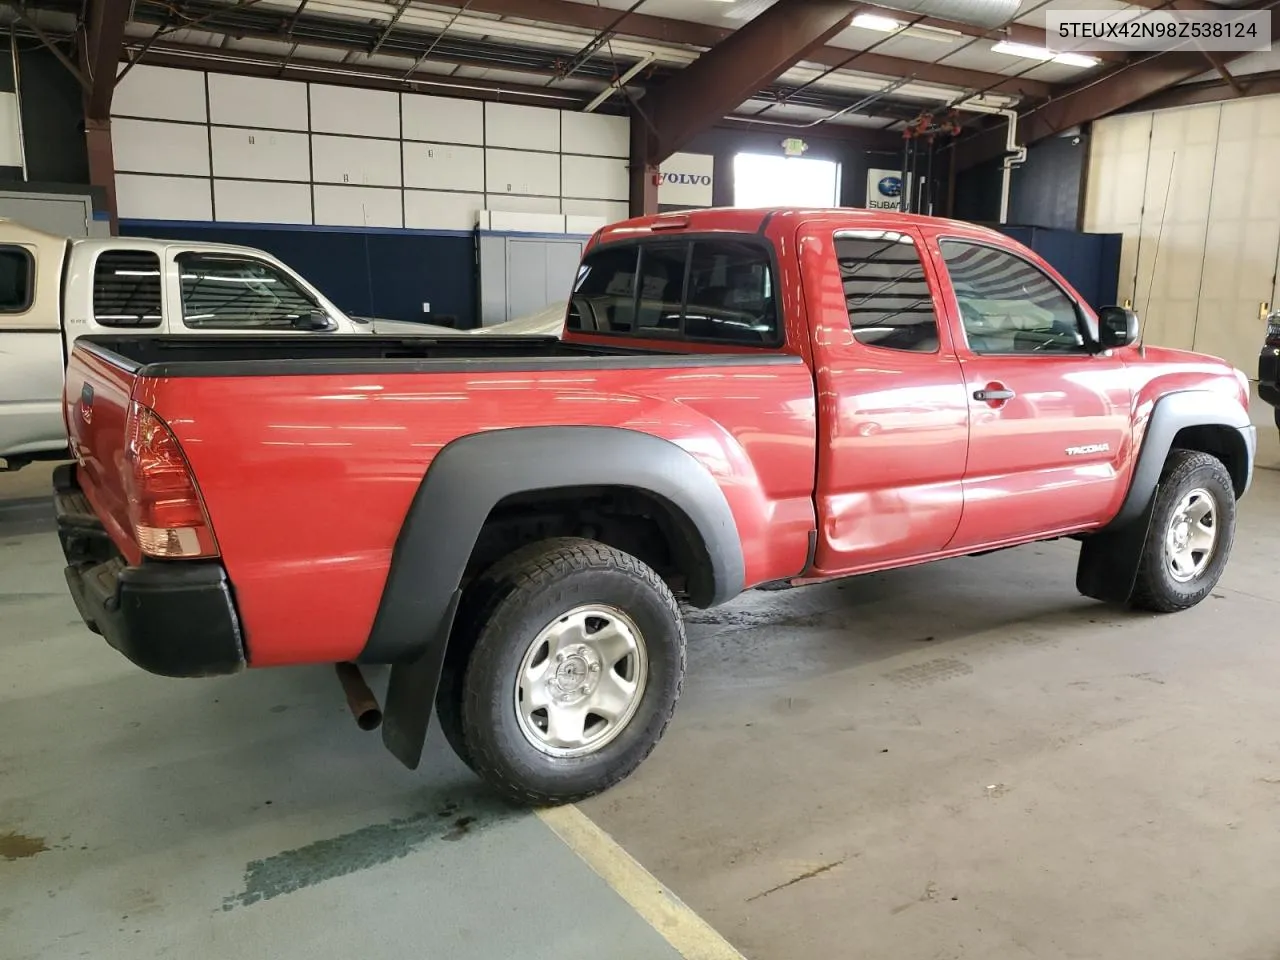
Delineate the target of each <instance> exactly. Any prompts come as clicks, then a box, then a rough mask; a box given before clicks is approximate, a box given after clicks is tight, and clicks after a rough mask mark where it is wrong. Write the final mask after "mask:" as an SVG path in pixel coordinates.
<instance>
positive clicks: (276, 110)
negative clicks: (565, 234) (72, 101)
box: [112, 66, 630, 232]
mask: <svg viewBox="0 0 1280 960" xmlns="http://www.w3.org/2000/svg"><path fill="white" fill-rule="evenodd" d="M115 111H116V112H115V119H114V121H113V124H112V129H113V146H114V149H115V154H116V168H117V171H118V175H117V179H118V181H120V182H121V183H125V182H126V180H127V188H126V189H122V190H121V191H120V193H121V195H122V196H123V197H124V198H125V199H124V200H122V201H121V207H120V215H121V216H122V217H124V218H126V219H167V220H188V219H194V220H206V219H210V218H213V217H216V219H217V220H219V221H225V222H249V223H284V224H297V223H312V224H315V225H326V226H350V227H378V228H387V229H398V228H402V227H404V228H408V229H419V230H464V231H465V230H472V229H475V227H476V225H477V223H478V222H479V219H480V218H479V214H480V212H481V211H485V212H487V213H489V214H519V215H521V216H518V217H514V218H508V217H504V216H498V217H496V219H494V218H493V217H489V218H488V219H487V220H486V222H491V223H500V224H521V225H523V226H521V227H520V229H533V226H532V224H534V223H535V221H536V222H537V223H539V224H542V229H554V230H564V229H566V228H567V229H569V230H572V231H581V232H590V231H591V230H594V229H596V227H598V226H599V225H600V224H601V223H602V222H607V221H613V220H619V219H624V218H625V217H626V215H627V196H628V192H629V189H628V187H629V184H628V175H627V159H626V157H627V153H628V147H629V129H630V127H629V123H628V121H627V120H626V118H623V117H609V116H598V115H595V114H580V113H568V112H562V111H559V110H554V109H548V108H545V107H525V106H520V105H515V104H506V103H484V102H480V101H473V100H463V99H454V98H445V97H436V96H425V95H421V94H412V93H404V94H400V93H393V92H387V91H379V90H364V89H355V88H346V87H336V86H330V85H327V84H305V83H297V82H293V81H280V80H271V79H266V78H256V77H234V76H226V75H221V74H209V75H207V76H206V75H205V74H204V73H201V72H198V71H189V70H172V69H168V68H159V67H147V66H140V67H138V68H137V69H135V70H132V71H130V73H129V76H128V77H126V78H125V81H124V83H122V84H121V87H120V91H119V92H118V93H117V97H116V102H115ZM144 175H145V176H144ZM175 175H182V176H186V177H190V178H192V183H190V184H187V185H186V186H185V187H183V186H181V185H179V184H177V183H174V182H171V181H170V180H169V179H164V180H160V179H156V180H155V181H154V183H153V186H154V187H155V191H153V193H154V196H152V195H149V194H148V193H147V191H146V190H145V187H146V184H147V178H148V177H157V178H160V177H163V178H171V177H173V176H175ZM157 197H158V198H160V199H159V200H157V199H156V198H157ZM170 200H172V201H173V202H169V201H170ZM524 215H536V216H524ZM495 229H496V228H495ZM511 229H515V227H511Z"/></svg>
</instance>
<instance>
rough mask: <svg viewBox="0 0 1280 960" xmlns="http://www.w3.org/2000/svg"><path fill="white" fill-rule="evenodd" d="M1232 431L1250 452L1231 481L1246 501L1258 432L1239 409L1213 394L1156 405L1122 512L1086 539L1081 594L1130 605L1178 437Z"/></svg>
mask: <svg viewBox="0 0 1280 960" xmlns="http://www.w3.org/2000/svg"><path fill="white" fill-rule="evenodd" d="M1206 426H1211V427H1229V428H1231V429H1233V430H1235V431H1237V432H1238V433H1239V434H1240V442H1241V444H1242V445H1243V447H1244V452H1245V461H1246V462H1245V467H1244V475H1243V476H1242V477H1232V481H1233V483H1234V485H1235V487H1236V497H1237V499H1238V498H1239V497H1242V496H1244V494H1245V492H1246V491H1247V490H1248V488H1249V483H1250V480H1251V479H1252V476H1253V460H1254V454H1255V449H1256V446H1257V428H1256V427H1254V426H1253V424H1252V422H1251V421H1250V419H1249V413H1248V411H1247V410H1245V409H1244V408H1243V407H1242V406H1241V405H1240V404H1239V403H1236V402H1233V401H1232V400H1231V399H1230V398H1229V397H1226V396H1223V395H1222V394H1221V393H1214V392H1212V391H1209V390H1187V391H1182V392H1179V393H1171V394H1168V395H1166V396H1163V397H1161V398H1160V399H1159V400H1157V401H1156V403H1155V406H1154V408H1153V409H1152V411H1151V419H1150V420H1149V422H1148V423H1147V429H1146V433H1145V434H1144V435H1143V438H1142V449H1141V450H1140V451H1139V453H1138V459H1137V463H1136V464H1135V465H1134V469H1133V478H1132V480H1131V481H1130V483H1129V492H1128V494H1127V495H1126V496H1125V500H1124V503H1123V504H1122V505H1121V507H1120V512H1119V513H1117V514H1116V516H1115V518H1114V519H1113V520H1112V521H1111V522H1110V523H1109V524H1107V525H1106V526H1105V527H1104V528H1102V529H1101V530H1099V531H1098V532H1097V533H1092V534H1089V535H1088V536H1086V537H1083V538H1082V543H1081V546H1080V558H1079V561H1078V562H1077V564H1076V589H1077V590H1079V591H1080V592H1081V593H1082V594H1084V595H1085V596H1086V597H1092V598H1093V599H1095V600H1101V601H1104V602H1107V603H1126V602H1128V600H1129V598H1130V597H1131V596H1132V595H1133V585H1134V583H1135V582H1136V581H1137V577H1138V567H1139V565H1140V563H1141V561H1142V551H1143V549H1144V548H1145V546H1146V541H1147V534H1148V532H1149V530H1150V527H1151V515H1152V510H1153V509H1154V505H1155V498H1156V490H1157V488H1158V487H1159V485H1160V474H1161V472H1162V471H1163V470H1164V464H1165V461H1166V460H1167V459H1168V457H1169V451H1170V450H1171V449H1172V448H1173V440H1174V437H1176V436H1177V435H1178V432H1179V431H1180V430H1184V429H1186V428H1187V427H1206Z"/></svg>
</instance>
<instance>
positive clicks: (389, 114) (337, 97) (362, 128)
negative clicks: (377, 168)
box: [310, 83, 400, 140]
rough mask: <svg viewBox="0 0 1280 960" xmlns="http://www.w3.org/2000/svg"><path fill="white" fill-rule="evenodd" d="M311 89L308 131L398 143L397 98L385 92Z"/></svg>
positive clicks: (398, 116)
mask: <svg viewBox="0 0 1280 960" xmlns="http://www.w3.org/2000/svg"><path fill="white" fill-rule="evenodd" d="M310 87H311V130H312V132H314V133H350V134H354V135H356V136H360V137H386V138H388V139H391V140H399V139H400V97H399V95H398V94H395V93H391V92H389V91H387V90H361V89H359V88H356V87H330V86H326V85H324V84H319V83H313V84H311V85H310Z"/></svg>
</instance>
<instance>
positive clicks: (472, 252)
mask: <svg viewBox="0 0 1280 960" xmlns="http://www.w3.org/2000/svg"><path fill="white" fill-rule="evenodd" d="M120 233H121V235H122V236H134V237H157V238H162V239H171V240H186V241H192V242H198V243H236V244H240V245H242V246H247V247H256V248H257V249H259V250H265V251H266V252H267V253H270V254H271V255H272V256H275V257H278V258H279V259H281V260H283V261H284V262H285V263H287V264H288V265H289V266H290V267H292V268H293V269H294V270H296V271H297V272H298V273H300V274H302V276H304V277H306V278H307V280H308V281H310V282H311V283H313V284H315V286H316V287H317V288H318V289H319V290H320V291H321V292H322V293H323V294H324V295H325V296H326V297H328V298H329V299H330V300H332V301H333V302H334V303H335V304H337V305H338V307H339V308H341V309H342V310H343V311H344V312H346V313H349V314H354V315H356V316H370V317H382V318H384V319H389V320H410V321H412V320H417V321H423V320H427V319H428V317H427V316H426V315H425V314H424V313H423V310H422V305H423V304H424V303H429V304H431V312H432V314H436V315H440V314H444V315H451V316H455V317H457V319H458V324H457V325H458V326H459V327H460V328H467V327H470V326H473V325H474V324H475V322H476V313H477V310H476V241H475V237H474V235H472V234H469V233H461V234H445V233H426V232H417V231H409V230H387V231H377V230H370V231H356V230H351V229H347V228H342V229H331V228H316V227H286V226H258V225H253V224H227V223H209V224H204V223H179V222H168V221H139V220H132V221H130V220H122V221H121V222H120Z"/></svg>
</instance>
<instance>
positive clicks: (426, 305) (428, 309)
mask: <svg viewBox="0 0 1280 960" xmlns="http://www.w3.org/2000/svg"><path fill="white" fill-rule="evenodd" d="M422 312H423V313H430V312H431V304H429V303H424V304H423V305H422Z"/></svg>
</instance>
